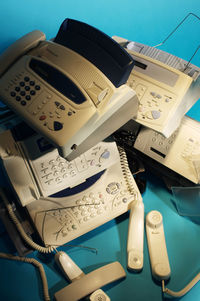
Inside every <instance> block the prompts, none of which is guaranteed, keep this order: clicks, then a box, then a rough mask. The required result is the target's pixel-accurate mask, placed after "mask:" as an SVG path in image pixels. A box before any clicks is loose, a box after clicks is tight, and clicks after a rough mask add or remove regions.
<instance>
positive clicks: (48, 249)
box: [0, 188, 55, 253]
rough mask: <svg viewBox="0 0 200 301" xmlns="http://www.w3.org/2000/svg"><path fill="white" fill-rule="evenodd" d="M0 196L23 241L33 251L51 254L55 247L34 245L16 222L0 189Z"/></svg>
mask: <svg viewBox="0 0 200 301" xmlns="http://www.w3.org/2000/svg"><path fill="white" fill-rule="evenodd" d="M0 196H1V198H2V200H3V202H4V204H5V206H6V209H7V210H8V213H9V216H10V218H11V219H12V221H13V223H14V224H15V225H16V227H17V230H18V231H19V233H20V235H21V237H22V238H23V240H24V241H25V242H26V243H27V244H28V245H29V246H30V247H31V248H33V249H34V250H37V251H39V252H41V253H51V252H53V251H55V247H53V246H49V247H43V246H40V245H38V244H36V243H35V242H34V241H33V240H32V239H31V238H30V237H29V236H28V235H27V234H26V232H25V231H24V229H23V227H22V225H21V223H20V221H19V220H18V218H17V216H16V215H15V213H14V211H13V208H12V206H11V204H10V203H9V202H8V200H7V197H6V195H5V193H4V191H3V189H2V188H0Z"/></svg>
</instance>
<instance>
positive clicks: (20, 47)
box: [0, 30, 46, 77]
mask: <svg viewBox="0 0 200 301" xmlns="http://www.w3.org/2000/svg"><path fill="white" fill-rule="evenodd" d="M45 39H46V36H45V34H44V33H43V32H42V31H40V30H34V31H32V32H29V33H28V34H26V35H25V36H23V37H21V38H20V39H19V40H17V41H16V42H15V43H14V44H12V45H11V46H10V47H8V48H7V49H6V51H5V52H4V53H3V54H2V55H1V56H0V77H1V76H2V75H3V74H4V73H5V72H6V71H7V69H8V68H9V67H10V66H11V65H12V64H13V63H14V62H15V61H16V60H17V59H19V57H20V56H22V55H23V54H25V53H27V52H28V50H30V49H32V48H34V47H36V46H37V45H38V43H39V42H40V41H44V40H45Z"/></svg>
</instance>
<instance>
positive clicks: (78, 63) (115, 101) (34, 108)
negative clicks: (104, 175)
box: [0, 19, 138, 160]
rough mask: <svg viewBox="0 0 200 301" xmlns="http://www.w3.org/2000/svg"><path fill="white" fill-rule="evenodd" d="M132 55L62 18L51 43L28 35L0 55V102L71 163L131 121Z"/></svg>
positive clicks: (135, 104) (134, 108)
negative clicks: (130, 82)
mask: <svg viewBox="0 0 200 301" xmlns="http://www.w3.org/2000/svg"><path fill="white" fill-rule="evenodd" d="M133 64H134V61H133V59H132V58H131V56H130V55H129V54H128V53H127V52H126V51H125V50H124V49H123V48H122V47H121V46H120V45H118V44H117V43H116V42H115V41H114V40H112V39H111V38H110V37H108V36H107V35H105V34H103V33H102V32H100V31H99V30H97V29H95V28H93V27H91V26H89V25H87V24H85V23H82V22H78V21H75V20H71V19H66V20H65V21H64V22H63V24H62V25H61V27H60V30H59V32H58V34H57V36H56V37H55V39H54V40H53V41H46V40H45V35H44V34H43V33H42V32H40V31H37V30H36V31H33V32H31V33H29V34H27V35H26V36H24V37H22V38H21V39H19V40H18V41H17V42H15V43H14V44H13V45H11V46H10V47H9V48H8V49H7V50H6V51H5V52H4V53H3V54H2V55H1V56H0V66H1V67H0V91H1V92H0V98H1V100H2V101H3V102H4V103H5V104H7V105H8V106H9V107H10V108H11V109H12V110H13V111H15V112H16V113H17V114H19V115H20V116H21V117H22V118H23V119H24V120H25V121H26V122H27V123H28V124H30V126H32V127H33V128H34V129H35V130H36V131H37V132H39V133H41V134H42V135H43V136H44V137H46V138H47V139H48V140H49V141H50V142H51V143H52V144H54V145H55V146H56V147H57V148H58V150H59V153H60V155H61V156H63V157H65V158H67V159H69V160H72V159H74V158H75V157H77V156H79V155H80V154H82V153H83V152H85V151H86V150H88V149H89V148H90V147H92V146H93V145H95V144H97V143H98V142H99V141H102V140H103V139H104V138H106V137H108V136H109V135H110V134H111V133H112V132H114V131H115V130H116V129H117V128H119V127H120V126H121V125H123V124H124V123H125V122H126V121H128V120H129V119H131V118H132V117H133V116H134V115H135V114H136V113H137V108H138V99H137V96H136V93H135V92H134V91H133V90H132V89H131V88H129V87H128V86H127V85H125V83H126V81H127V79H128V76H129V74H130V72H131V70H132V68H133Z"/></svg>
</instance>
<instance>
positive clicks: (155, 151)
mask: <svg viewBox="0 0 200 301" xmlns="http://www.w3.org/2000/svg"><path fill="white" fill-rule="evenodd" d="M150 150H151V151H152V152H154V153H156V154H158V155H159V156H161V157H163V158H165V157H166V155H165V154H163V153H161V152H159V151H158V150H157V149H155V148H153V147H151V148H150Z"/></svg>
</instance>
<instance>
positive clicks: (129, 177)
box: [118, 146, 138, 200]
mask: <svg viewBox="0 0 200 301" xmlns="http://www.w3.org/2000/svg"><path fill="white" fill-rule="evenodd" d="M118 150H119V155H120V163H121V167H122V173H123V176H124V179H125V181H126V185H127V188H128V191H129V192H130V194H131V195H133V196H134V200H137V197H138V194H137V191H136V189H135V187H134V181H133V175H132V174H131V172H130V169H129V165H128V160H127V156H126V153H125V151H124V149H123V148H122V147H120V146H118Z"/></svg>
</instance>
